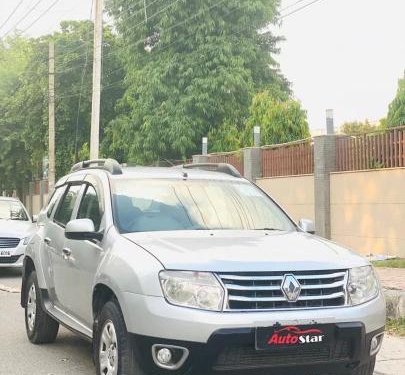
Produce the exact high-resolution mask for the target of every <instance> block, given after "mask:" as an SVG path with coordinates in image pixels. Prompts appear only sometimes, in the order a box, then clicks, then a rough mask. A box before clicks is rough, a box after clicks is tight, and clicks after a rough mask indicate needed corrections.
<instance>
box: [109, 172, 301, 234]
mask: <svg viewBox="0 0 405 375" xmlns="http://www.w3.org/2000/svg"><path fill="white" fill-rule="evenodd" d="M113 189H114V195H113V200H114V216H115V221H116V223H117V224H118V227H119V229H120V231H121V232H123V233H128V232H149V231H176V230H210V229H216V230H221V229H222V230H252V229H253V230H263V229H264V228H270V229H274V230H280V231H292V230H295V227H294V225H293V224H292V222H291V221H290V219H289V218H288V217H287V216H286V215H285V214H284V213H283V212H282V211H281V210H280V209H279V208H278V206H277V205H276V204H275V203H274V202H273V201H272V200H271V199H269V197H267V196H266V195H265V194H264V193H263V192H262V191H261V190H259V189H258V188H256V187H255V186H254V185H251V184H247V183H244V182H228V181H210V180H202V181H198V180H194V181H193V180H186V181H179V180H137V181H133V180H117V181H115V182H114V186H113Z"/></svg>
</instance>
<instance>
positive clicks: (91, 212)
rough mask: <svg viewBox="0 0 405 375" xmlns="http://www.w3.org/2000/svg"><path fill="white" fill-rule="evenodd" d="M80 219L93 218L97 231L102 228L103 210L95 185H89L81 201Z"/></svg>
mask: <svg viewBox="0 0 405 375" xmlns="http://www.w3.org/2000/svg"><path fill="white" fill-rule="evenodd" d="M77 218H78V219H91V220H92V221H93V223H94V227H95V229H96V231H98V230H99V229H100V224H101V212H100V204H99V200H98V197H97V192H96V190H95V189H94V187H93V186H91V185H89V186H88V187H87V189H86V193H85V194H84V196H83V199H82V202H81V203H80V208H79V212H78V213H77Z"/></svg>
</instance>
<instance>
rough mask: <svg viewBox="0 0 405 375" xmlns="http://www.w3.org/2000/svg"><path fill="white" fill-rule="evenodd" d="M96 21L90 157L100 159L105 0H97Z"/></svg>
mask: <svg viewBox="0 0 405 375" xmlns="http://www.w3.org/2000/svg"><path fill="white" fill-rule="evenodd" d="M95 6H96V9H95V15H96V20H95V23H94V59H93V100H92V111H91V135H90V159H98V158H99V156H98V154H99V145H100V102H101V67H102V64H101V60H102V48H103V0H96V5H95Z"/></svg>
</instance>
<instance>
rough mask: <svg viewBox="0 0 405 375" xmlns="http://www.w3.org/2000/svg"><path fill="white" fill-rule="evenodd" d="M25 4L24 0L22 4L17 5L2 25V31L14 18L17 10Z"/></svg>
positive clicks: (0, 26) (21, 1)
mask: <svg viewBox="0 0 405 375" xmlns="http://www.w3.org/2000/svg"><path fill="white" fill-rule="evenodd" d="M23 2H24V0H20V2H19V3H18V4H17V5H16V7H15V8H14V9H13V10H12V12H11V13H10V14H9V16H8V17H7V18H6V20H5V21H4V22H3V23H2V24H1V25H0V30H1V29H2V28H3V27H4V26H5V25H6V24H7V22H8V21H10V19H11V17H13V16H14V14H15V13H16V12H17V10H18V9H19V8H20V6H21V4H22V3H23Z"/></svg>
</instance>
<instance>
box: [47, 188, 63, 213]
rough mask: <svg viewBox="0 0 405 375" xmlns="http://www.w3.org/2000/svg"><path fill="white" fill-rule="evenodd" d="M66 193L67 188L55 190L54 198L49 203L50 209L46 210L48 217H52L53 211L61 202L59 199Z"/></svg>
mask: <svg viewBox="0 0 405 375" xmlns="http://www.w3.org/2000/svg"><path fill="white" fill-rule="evenodd" d="M64 191H65V187H64V186H63V187H60V188H57V189H56V190H55V192H54V193H53V194H52V198H51V200H50V201H49V204H48V207H47V208H46V216H48V217H51V215H52V212H53V209H54V208H55V205H56V203H57V202H58V201H59V198H60V197H61V196H62V194H63V192H64Z"/></svg>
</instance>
